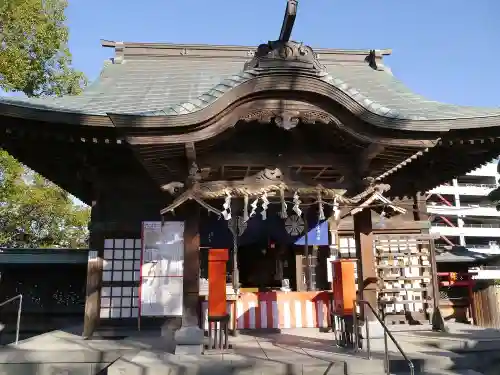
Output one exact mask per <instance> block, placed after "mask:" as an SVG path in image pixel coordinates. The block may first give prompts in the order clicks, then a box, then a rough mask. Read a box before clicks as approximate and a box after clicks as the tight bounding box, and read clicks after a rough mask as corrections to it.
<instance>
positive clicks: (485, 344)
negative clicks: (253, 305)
mask: <svg viewBox="0 0 500 375" xmlns="http://www.w3.org/2000/svg"><path fill="white" fill-rule="evenodd" d="M78 333H79V329H75V330H74V331H73V332H63V331H55V332H51V333H48V334H44V335H40V336H37V337H35V338H31V339H28V340H25V341H23V342H21V343H20V344H19V345H18V346H13V345H9V346H6V347H4V348H3V349H1V350H0V374H5V375H10V374H12V375H34V374H37V375H45V374H47V375H73V374H78V375H80V374H81V375H84V374H85V375H90V374H96V373H98V372H99V371H101V372H100V374H102V375H105V374H108V375H153V374H169V375H191V374H193V375H195V374H196V375H211V374H213V375H216V374H217V375H233V374H234V375H237V374H241V375H250V374H252V375H253V374H256V375H257V374H262V375H263V374H278V375H279V374H283V375H292V374H293V375H306V374H307V375H316V374H317V375H344V374H351V375H368V374H374V375H381V374H383V362H382V359H383V341H382V340H381V339H373V340H372V341H371V343H372V350H373V359H371V360H368V359H366V358H365V357H366V353H365V352H360V353H353V352H352V351H347V350H343V349H341V348H337V347H335V346H334V345H333V340H332V339H333V334H332V333H320V332H318V330H317V329H305V328H303V329H290V330H283V332H281V333H259V332H251V333H249V334H241V335H240V336H238V337H234V338H233V337H231V340H230V341H231V343H232V344H233V350H231V351H230V352H228V353H224V354H221V353H214V354H207V355H204V356H176V355H174V354H172V353H173V351H174V347H173V343H172V342H171V341H169V340H165V339H164V338H159V337H153V336H152V335H151V334H150V333H142V335H141V334H134V335H133V336H130V337H127V338H124V339H120V340H109V339H108V340H103V339H95V340H87V341H85V340H83V339H81V337H80V336H79V335H78ZM395 336H396V338H397V340H398V342H399V343H400V344H401V346H402V347H403V349H404V351H405V352H406V353H407V355H408V356H409V357H410V358H411V359H412V361H413V362H414V364H415V366H416V368H417V370H418V372H416V374H428V375H452V374H453V375H457V374H462V375H465V374H467V375H477V374H484V375H498V374H499V373H500V372H499V371H498V370H497V369H498V368H500V355H497V354H496V353H497V352H499V351H498V349H499V348H500V332H499V331H497V330H487V329H477V328H476V327H471V326H465V325H450V333H449V334H446V335H443V334H437V333H433V332H429V331H421V330H417V329H413V330H412V331H410V332H396V333H395ZM389 349H390V357H391V370H392V372H397V373H398V374H406V373H408V367H407V364H406V362H404V361H403V360H402V359H401V355H400V354H399V352H397V351H396V348H395V347H394V346H393V345H390V346H389ZM496 361H497V362H496ZM478 363H479V364H480V365H482V367H481V366H478V365H477V364H478ZM495 364H496V365H495ZM493 369H494V370H493ZM472 370H475V371H479V370H481V371H479V372H473V371H472Z"/></svg>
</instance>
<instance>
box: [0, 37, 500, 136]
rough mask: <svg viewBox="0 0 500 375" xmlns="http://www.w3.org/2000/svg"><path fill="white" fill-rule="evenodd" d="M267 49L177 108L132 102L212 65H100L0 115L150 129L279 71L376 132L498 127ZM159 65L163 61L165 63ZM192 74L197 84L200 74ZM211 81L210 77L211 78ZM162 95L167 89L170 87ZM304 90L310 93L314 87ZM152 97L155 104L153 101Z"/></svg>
mask: <svg viewBox="0 0 500 375" xmlns="http://www.w3.org/2000/svg"><path fill="white" fill-rule="evenodd" d="M289 43H293V45H292V47H293V48H295V49H296V50H299V49H302V50H304V49H306V50H307V49H309V50H310V54H314V52H313V51H312V49H310V47H307V46H303V45H302V44H301V43H296V42H289ZM264 46H266V45H264ZM271 47H272V46H271ZM271 47H270V48H271ZM259 48H261V47H259ZM272 48H274V47H272ZM258 51H259V50H258ZM258 51H257V52H258ZM275 52H277V50H276V49H274V50H273V49H271V50H270V52H269V51H266V53H268V54H267V55H261V56H260V58H264V59H267V61H268V62H269V60H272V59H274V62H273V64H274V66H273V68H272V69H267V68H265V67H255V66H250V68H249V67H248V66H247V67H246V69H244V70H242V71H240V72H239V73H237V74H233V75H230V73H229V74H228V73H227V72H228V71H229V70H231V69H233V68H231V69H229V68H228V69H226V68H224V69H220V70H218V71H217V72H220V73H222V72H223V71H224V72H225V73H223V74H222V75H223V76H224V75H225V76H226V77H227V78H226V79H223V80H221V79H220V78H219V79H218V80H219V83H217V84H215V85H214V86H213V87H212V88H211V89H208V90H207V88H208V87H210V86H206V85H201V86H200V87H199V88H203V89H202V90H201V91H198V92H196V93H195V95H193V96H189V97H186V99H187V100H183V101H182V102H181V104H176V105H170V104H168V105H165V103H168V102H170V103H172V102H175V101H172V100H171V99H173V98H175V97H176V96H175V95H173V96H172V97H169V98H168V100H165V99H163V100H164V101H163V103H164V104H163V108H162V107H161V105H160V103H161V101H160V100H161V98H165V97H166V96H165V95H164V94H163V93H162V92H161V91H160V94H159V95H156V94H155V95H156V96H155V99H156V101H155V104H154V105H153V108H152V109H150V108H151V106H150V105H144V104H145V103H142V104H143V105H144V106H143V107H142V110H141V108H140V107H141V106H138V105H137V102H138V101H141V102H147V100H146V99H147V95H149V92H153V91H154V92H155V93H156V92H157V91H158V85H175V84H180V85H184V86H185V85H186V84H193V83H194V82H193V81H192V80H193V79H196V78H195V76H196V74H193V73H192V72H191V76H192V77H191V76H190V78H189V80H190V81H189V80H188V81H186V82H184V81H182V80H181V81H168V80H165V78H169V76H173V75H175V74H178V73H176V72H178V70H179V65H178V64H184V65H186V62H188V63H192V65H189V64H188V65H189V66H186V67H185V68H184V71H183V72H184V73H183V74H187V72H188V71H189V69H194V70H196V69H205V70H207V71H206V72H205V73H208V74H209V75H210V74H212V75H213V74H214V73H216V71H215V70H210V69H216V68H217V69H218V67H213V66H210V67H207V66H206V65H207V63H206V62H204V63H203V64H204V65H201V64H198V63H200V62H199V61H195V60H182V61H181V60H175V59H174V60H168V59H167V60H162V62H160V61H159V60H154V61H150V60H147V61H146V60H141V61H134V60H131V61H123V62H121V63H115V64H110V63H108V64H107V65H105V67H104V69H103V71H102V72H101V76H100V78H99V80H98V81H97V82H96V83H94V84H93V85H91V86H90V87H89V88H87V89H86V90H85V92H84V94H82V95H81V96H78V97H63V98H41V99H24V98H12V97H8V98H7V97H3V98H2V97H0V115H4V116H9V117H20V118H27V119H36V120H44V121H56V122H67V123H73V124H84V125H108V126H111V122H110V120H109V119H108V118H107V116H106V115H107V114H108V113H109V114H110V115H112V116H114V117H117V116H134V117H135V118H143V119H142V120H141V121H140V122H143V123H148V122H149V123H151V124H152V123H160V122H163V121H159V120H160V119H161V118H165V120H166V122H167V123H172V124H174V123H175V122H176V121H171V120H170V119H171V118H173V117H184V115H192V114H195V113H197V114H199V115H200V116H194V117H197V118H202V117H203V115H202V112H203V111H204V110H205V109H206V108H207V107H212V106H217V107H227V106H224V105H222V106H220V105H219V104H220V102H224V101H227V100H228V98H230V97H231V92H233V91H234V90H237V89H238V88H239V87H241V86H242V85H244V84H246V83H248V82H249V81H251V80H253V79H257V80H258V79H259V77H260V76H265V75H274V76H275V77H281V76H282V75H283V74H296V78H297V79H300V78H301V77H303V76H308V75H309V76H315V79H316V80H318V81H321V82H322V83H323V84H324V85H327V86H328V87H329V88H330V90H326V91H329V95H330V97H331V98H332V99H333V100H337V99H339V98H342V102H341V103H340V104H342V105H343V106H344V107H346V108H347V109H348V110H350V111H351V112H352V113H353V114H355V115H356V116H358V117H360V118H362V119H363V120H365V121H366V122H368V123H370V124H372V125H374V126H377V127H380V128H386V129H398V130H408V131H419V132H442V131H448V130H451V129H456V130H459V129H470V128H484V127H496V126H499V125H500V108H478V107H465V106H455V105H449V104H444V103H439V102H435V101H430V100H428V99H426V98H424V97H422V96H419V95H417V94H415V93H413V92H411V90H409V89H408V88H407V87H405V86H404V85H403V84H402V83H401V82H399V81H398V80H397V79H396V78H394V77H393V76H392V75H391V74H388V73H387V72H386V71H383V70H382V71H380V70H376V69H372V68H371V67H369V66H368V64H366V63H365V64H360V63H335V62H333V63H332V62H325V63H326V65H324V66H321V68H320V69H317V66H316V65H315V66H314V68H312V69H310V71H309V73H310V74H307V71H306V70H307V69H299V70H295V73H294V72H293V69H291V70H288V71H287V66H289V65H288V64H289V63H290V61H286V59H285V60H283V59H280V58H276V56H275V55H272V54H273V53H275ZM306 55H307V54H306ZM306 55H303V56H299V59H300V58H305V56H306ZM256 56H257V55H256ZM269 56H271V57H269ZM294 58H295V60H294V61H296V60H297V56H294ZM193 59H195V58H193ZM254 59H255V58H254ZM165 61H168V62H167V63H166V62H165ZM240 61H241V60H240ZM252 61H253V60H252ZM139 63H140V64H139ZM220 63H222V62H220ZM227 63H230V64H229V65H230V66H231V67H236V66H237V65H235V61H228V62H227ZM307 63H312V64H318V65H319V63H320V61H319V59H318V58H317V57H314V58H313V59H309V60H308V61H307ZM137 64H139V65H137ZM141 64H142V65H141ZM148 64H149V65H148ZM162 64H163V65H162ZM176 64H177V65H176ZM218 64H219V63H218ZM231 64H232V65H231ZM238 64H241V62H238ZM279 64H282V67H281V68H282V69H280V67H279ZM160 65H161V67H162V68H161V69H164V70H161V69H159V68H158V67H159V66H160ZM229 65H228V66H229ZM127 66H128V67H127ZM148 67H149V68H152V67H153V68H156V69H157V70H156V71H155V73H151V74H148V75H147V76H143V75H139V76H137V74H138V73H137V72H138V71H143V70H145V69H147V68H148ZM141 69H143V70H141ZM169 69H170V70H169ZM233 71H234V70H233ZM158 72H159V73H158ZM319 73H320V74H319ZM131 74H135V75H136V76H134V77H133V79H132V78H131V79H130V81H127V82H124V77H128V75H131ZM155 74H160V75H161V77H162V78H163V81H161V80H159V81H160V82H159V83H157V82H156V81H158V78H159V77H157V76H155ZM197 77H198V79H200V77H201V76H197ZM213 77H215V76H213ZM213 77H212V76H211V78H213ZM144 80H147V81H144ZM204 80H205V81H206V80H207V79H206V78H204ZM125 81H126V80H125ZM215 82H216V81H215ZM132 83H133V84H134V85H132ZM137 84H142V86H148V85H149V86H150V87H151V90H150V91H148V90H149V89H148V90H143V91H142V92H141V91H138V90H137ZM160 87H161V86H160ZM188 87H189V86H188ZM287 89H288V90H294V87H293V86H291V87H288V88H287ZM134 90H135V92H134ZM163 90H165V88H164V89H163ZM168 90H170V87H169V88H168ZM190 90H191V89H190ZM269 90H272V88H269ZM306 91H307V90H306ZM309 91H314V89H311V90H309ZM326 91H325V92H326ZM163 92H165V91H163ZM250 94H251V93H249V95H250ZM120 95H121V96H122V97H120V98H118V97H117V96H120ZM139 95H144V96H145V97H144V98H142V97H141V98H139V97H138V96H139ZM159 98H160V100H158V99H159ZM138 99H140V100H138ZM181 99H182V98H181ZM177 101H179V98H177ZM111 103H119V104H120V105H118V106H115V105H111ZM134 105H135V107H134ZM157 108H161V109H157ZM153 117H157V119H156V120H155V121H152V118H153ZM194 117H193V118H194ZM186 118H187V117H186ZM167 119H168V120H167ZM181 123H185V121H184V120H183V121H179V126H180V124H181ZM150 126H154V125H150Z"/></svg>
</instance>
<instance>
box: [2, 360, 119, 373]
mask: <svg viewBox="0 0 500 375" xmlns="http://www.w3.org/2000/svg"><path fill="white" fill-rule="evenodd" d="M107 366H109V364H108V363H56V364H54V363H2V364H0V374H2V375H35V374H36V375H97V374H101V373H102V371H106V370H105V369H106V367H107ZM123 375H125V374H123Z"/></svg>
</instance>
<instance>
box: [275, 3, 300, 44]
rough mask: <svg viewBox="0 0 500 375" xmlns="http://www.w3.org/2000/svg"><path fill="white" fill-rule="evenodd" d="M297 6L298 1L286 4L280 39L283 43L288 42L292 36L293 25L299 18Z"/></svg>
mask: <svg viewBox="0 0 500 375" xmlns="http://www.w3.org/2000/svg"><path fill="white" fill-rule="evenodd" d="M297 5H298V1H297V0H288V1H287V3H286V10H285V16H284V17H283V23H282V24H281V32H280V37H279V40H280V41H282V42H288V41H289V40H290V37H291V36H292V30H293V25H294V23H295V17H296V16H297Z"/></svg>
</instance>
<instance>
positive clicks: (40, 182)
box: [0, 0, 90, 248]
mask: <svg viewBox="0 0 500 375" xmlns="http://www.w3.org/2000/svg"><path fill="white" fill-rule="evenodd" d="M66 7H67V1H66V0H0V90H4V91H18V92H22V93H24V94H25V95H27V96H28V97H38V96H62V95H77V94H79V93H80V92H81V91H82V88H83V87H84V86H85V85H86V83H87V81H86V78H85V76H84V75H83V74H82V73H81V72H78V71H75V70H73V69H72V67H71V54H70V52H69V49H68V28H67V27H66V25H65V24H64V22H65V20H66V17H65V14H64V11H65V9H66ZM89 216H90V211H89V209H88V208H87V207H80V206H77V205H75V204H74V202H73V201H72V199H71V196H70V195H69V194H68V193H67V192H65V191H64V190H62V189H61V188H59V187H58V186H56V185H54V184H53V183H51V182H48V181H47V180H45V179H44V178H43V177H41V176H40V175H38V174H36V173H34V172H32V171H31V170H29V169H28V168H26V167H25V166H23V165H22V164H20V163H19V162H18V161H16V160H15V159H14V158H13V157H11V156H10V155H9V154H8V153H7V152H6V151H3V150H1V149H0V247H16V248H49V247H64V248H78V247H86V246H87V237H88V230H87V225H88V221H89Z"/></svg>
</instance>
